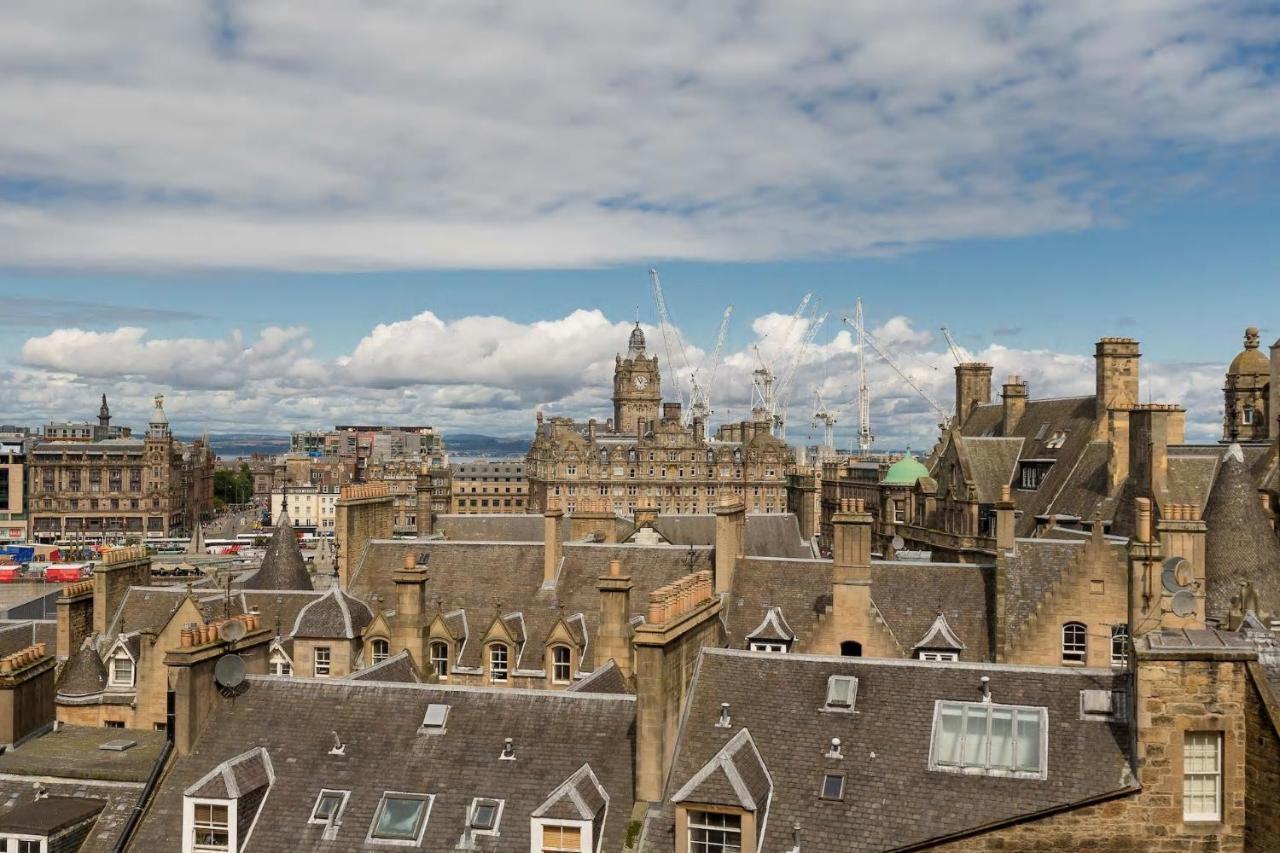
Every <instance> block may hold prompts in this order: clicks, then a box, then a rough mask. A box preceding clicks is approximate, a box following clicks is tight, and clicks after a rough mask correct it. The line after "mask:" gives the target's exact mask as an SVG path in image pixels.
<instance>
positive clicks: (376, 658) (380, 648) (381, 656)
mask: <svg viewBox="0 0 1280 853" xmlns="http://www.w3.org/2000/svg"><path fill="white" fill-rule="evenodd" d="M372 647H373V662H374V663H382V662H383V661H384V660H386V659H387V658H389V657H391V644H390V643H388V642H387V641H386V640H384V639H382V638H381V637H379V638H378V639H376V640H374V641H373V644H372Z"/></svg>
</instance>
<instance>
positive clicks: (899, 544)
mask: <svg viewBox="0 0 1280 853" xmlns="http://www.w3.org/2000/svg"><path fill="white" fill-rule="evenodd" d="M906 544H907V543H906V540H904V539H903V538H902V537H901V536H895V537H893V550H895V551H901V550H902V549H903V548H905V547H906Z"/></svg>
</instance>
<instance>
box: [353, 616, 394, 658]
mask: <svg viewBox="0 0 1280 853" xmlns="http://www.w3.org/2000/svg"><path fill="white" fill-rule="evenodd" d="M392 637H393V634H392V631H391V623H390V622H388V621H387V617H386V614H385V613H383V612H382V611H381V610H379V611H377V612H376V613H374V615H373V621H371V622H370V623H369V625H368V626H367V627H366V628H365V629H364V633H363V635H362V637H361V639H362V642H363V647H364V650H363V652H362V653H361V658H362V663H363V665H364V666H377V665H378V664H380V663H382V662H383V661H385V660H388V659H389V658H390V657H391V654H392Z"/></svg>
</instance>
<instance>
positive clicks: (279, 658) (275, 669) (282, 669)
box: [271, 649, 293, 675]
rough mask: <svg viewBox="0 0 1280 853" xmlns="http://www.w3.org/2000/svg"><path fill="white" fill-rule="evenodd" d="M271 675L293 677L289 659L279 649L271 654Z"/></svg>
mask: <svg viewBox="0 0 1280 853" xmlns="http://www.w3.org/2000/svg"><path fill="white" fill-rule="evenodd" d="M271 674H272V675H293V664H291V663H289V659H288V658H287V657H285V654H284V652H282V651H280V650H279V649H277V650H276V651H274V652H272V653H271Z"/></svg>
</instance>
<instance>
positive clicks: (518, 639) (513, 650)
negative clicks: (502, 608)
mask: <svg viewBox="0 0 1280 853" xmlns="http://www.w3.org/2000/svg"><path fill="white" fill-rule="evenodd" d="M518 615H519V614H514V613H513V614H509V615H507V616H503V615H502V614H501V612H495V613H494V615H493V621H491V622H490V623H489V627H488V629H487V630H486V631H485V632H484V634H483V635H482V636H481V638H480V644H481V646H483V648H484V657H483V659H482V660H483V663H482V664H481V665H482V666H483V668H484V680H485V681H486V682H488V683H489V684H497V685H506V684H510V683H511V675H512V672H513V671H514V670H515V667H516V662H517V661H518V660H519V656H520V651H521V647H522V646H523V644H524V633H523V630H521V629H522V628H523V621H524V620H523V618H521V619H519V620H514V619H513V618H512V617H514V616H518ZM513 629H516V630H513Z"/></svg>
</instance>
